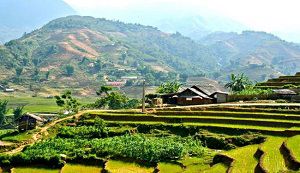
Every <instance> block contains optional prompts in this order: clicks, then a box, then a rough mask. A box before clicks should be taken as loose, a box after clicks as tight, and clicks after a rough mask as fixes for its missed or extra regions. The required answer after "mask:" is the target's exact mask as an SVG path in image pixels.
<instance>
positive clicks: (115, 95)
mask: <svg viewBox="0 0 300 173" xmlns="http://www.w3.org/2000/svg"><path fill="white" fill-rule="evenodd" d="M139 104H140V102H139V100H137V99H130V98H128V97H127V96H126V95H124V94H121V93H119V92H111V93H108V94H107V95H106V96H105V97H102V98H100V99H98V100H97V101H96V102H95V104H94V107H95V108H106V107H108V108H109V109H133V108H137V107H138V106H139Z"/></svg>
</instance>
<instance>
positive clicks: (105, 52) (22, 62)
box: [0, 16, 219, 87]
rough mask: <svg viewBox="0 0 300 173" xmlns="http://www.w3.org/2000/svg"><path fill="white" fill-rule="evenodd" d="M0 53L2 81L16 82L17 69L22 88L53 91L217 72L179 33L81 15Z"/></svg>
mask: <svg viewBox="0 0 300 173" xmlns="http://www.w3.org/2000/svg"><path fill="white" fill-rule="evenodd" d="M0 51H1V53H0V58H1V62H2V60H3V62H4V64H2V68H3V66H5V68H6V69H7V70H6V71H8V73H9V75H6V77H7V78H6V79H7V80H9V81H15V79H16V77H17V75H16V70H17V69H18V68H20V67H21V68H22V69H23V70H22V73H21V75H20V76H19V78H21V79H22V82H23V83H29V80H30V79H37V81H40V80H41V79H42V80H43V81H44V83H48V84H49V85H51V86H56V87H57V84H68V85H73V86H77V87H78V86H87V85H89V84H90V82H92V83H96V82H99V81H104V80H108V81H117V80H119V79H120V78H121V77H123V76H141V75H142V76H145V77H146V79H147V80H148V81H149V82H150V84H153V85H155V84H160V82H162V81H165V80H171V79H174V78H176V74H178V73H179V74H180V73H182V74H184V73H187V74H195V75H197V74H202V73H207V72H210V71H217V70H218V68H219V65H218V63H217V60H216V58H215V57H214V56H213V55H212V54H211V52H210V51H209V50H208V48H206V47H205V46H202V45H199V44H197V43H196V42H194V41H192V40H191V39H189V38H187V37H183V36H182V35H180V34H179V33H177V34H167V33H163V32H161V31H159V30H157V29H156V28H153V27H148V26H142V25H137V24H125V23H122V22H119V21H109V20H105V19H96V18H92V17H80V16H70V17H65V18H59V19H57V20H54V21H51V22H50V23H48V24H47V25H45V26H44V27H42V28H41V29H39V30H36V31H34V32H32V33H29V34H26V35H24V36H23V37H22V38H20V39H18V40H13V41H10V42H8V43H6V44H5V46H3V47H2V48H1V49H0ZM202 62H206V63H202ZM66 65H70V66H72V67H73V68H74V74H66ZM175 72H176V73H175ZM49 73H50V74H49ZM46 74H48V76H47V77H45V76H46ZM45 78H47V80H45ZM59 86H60V85H59Z"/></svg>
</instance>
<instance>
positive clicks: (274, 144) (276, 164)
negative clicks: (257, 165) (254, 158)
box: [261, 136, 287, 172]
mask: <svg viewBox="0 0 300 173" xmlns="http://www.w3.org/2000/svg"><path fill="white" fill-rule="evenodd" d="M285 140H286V137H276V136H269V137H268V138H267V141H266V142H265V143H263V145H262V146H261V149H262V150H263V151H264V152H265V155H264V156H263V162H262V165H263V167H264V168H265V169H267V170H269V171H270V172H284V171H286V170H287V168H286V165H285V161H284V158H283V156H282V154H281V153H280V147H281V145H282V143H283V142H284V141H285Z"/></svg>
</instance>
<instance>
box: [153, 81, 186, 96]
mask: <svg viewBox="0 0 300 173" xmlns="http://www.w3.org/2000/svg"><path fill="white" fill-rule="evenodd" d="M181 86H182V84H181V83H179V82H178V81H172V82H166V83H162V84H161V85H160V86H159V87H158V88H157V90H156V92H157V93H161V94H170V93H177V92H178V91H179V89H180V87H181Z"/></svg>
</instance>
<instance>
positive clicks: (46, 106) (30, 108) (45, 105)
mask: <svg viewBox="0 0 300 173" xmlns="http://www.w3.org/2000/svg"><path fill="white" fill-rule="evenodd" d="M2 99H3V100H7V101H8V107H9V108H15V107H17V106H25V107H24V111H26V112H33V113H35V112H58V111H59V110H60V107H58V106H57V105H56V103H55V99H48V98H42V97H4V98H2Z"/></svg>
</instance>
